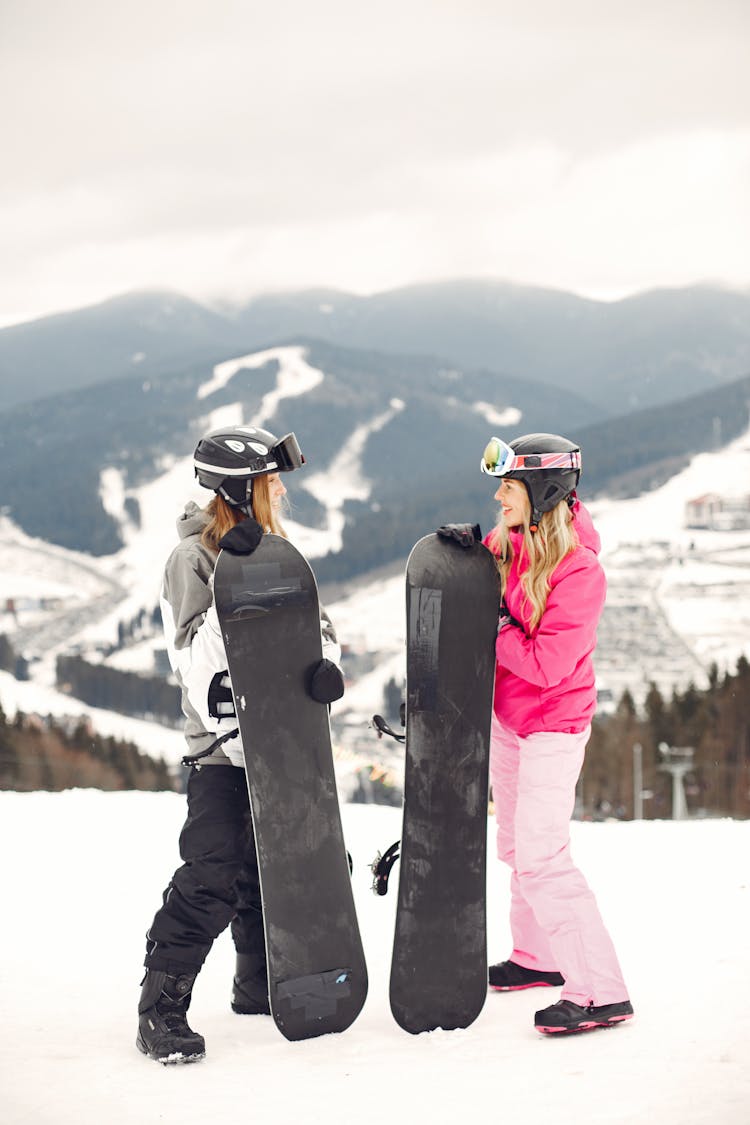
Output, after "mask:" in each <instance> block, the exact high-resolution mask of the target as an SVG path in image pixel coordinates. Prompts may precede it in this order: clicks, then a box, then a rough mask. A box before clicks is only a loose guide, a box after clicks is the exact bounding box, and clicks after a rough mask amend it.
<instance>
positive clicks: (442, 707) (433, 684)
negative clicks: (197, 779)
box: [390, 535, 499, 1034]
mask: <svg viewBox="0 0 750 1125" xmlns="http://www.w3.org/2000/svg"><path fill="white" fill-rule="evenodd" d="M498 610H499V592H498V576H497V569H496V566H495V561H494V559H493V556H492V555H491V553H490V552H489V551H488V550H487V549H486V547H484V546H482V545H481V544H475V545H474V546H473V547H471V548H468V549H467V548H464V547H461V546H459V544H457V543H454V542H452V541H447V540H445V539H441V538H440V537H439V536H437V535H428V536H426V537H425V538H424V539H420V541H419V542H418V543H417V544H416V546H415V547H414V549H413V550H412V552H411V555H410V556H409V560H408V563H407V567H406V620H407V666H406V764H405V777H404V823H403V830H402V836H401V865H400V875H399V887H398V906H397V913H396V932H395V939H394V948H393V960H392V963H391V983H390V999H391V1011H392V1012H393V1015H394V1018H395V1019H396V1022H397V1023H398V1024H399V1025H400V1026H401V1027H403V1028H404V1030H405V1031H409V1032H412V1033H413V1034H416V1033H418V1032H421V1031H431V1030H433V1029H434V1028H438V1027H442V1028H445V1029H446V1030H447V1029H451V1028H457V1027H468V1025H469V1024H470V1023H472V1022H473V1021H474V1020H475V1019H476V1017H477V1016H478V1015H479V1013H480V1011H481V1010H482V1005H483V1004H484V1000H485V996H486V995H487V939H486V852H487V796H488V773H489V744H490V722H491V712H492V698H493V688H494V674H495V651H494V642H495V638H496V635H497V621H498Z"/></svg>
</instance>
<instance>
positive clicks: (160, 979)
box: [135, 969, 206, 1064]
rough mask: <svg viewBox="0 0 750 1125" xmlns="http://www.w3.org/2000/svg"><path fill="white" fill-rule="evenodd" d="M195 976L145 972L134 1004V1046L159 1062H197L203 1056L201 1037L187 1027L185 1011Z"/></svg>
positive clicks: (203, 1047)
mask: <svg viewBox="0 0 750 1125" xmlns="http://www.w3.org/2000/svg"><path fill="white" fill-rule="evenodd" d="M197 975H198V974H197V973H180V974H179V975H178V974H171V973H162V972H158V971H155V970H154V969H147V970H146V975H145V977H144V978H143V989H142V991H141V999H140V1002H139V1004H138V1037H137V1039H136V1041H135V1045H136V1047H137V1048H138V1050H139V1051H143V1053H144V1055H148V1057H149V1058H150V1059H156V1061H157V1062H160V1063H165V1064H166V1063H187V1062H198V1060H199V1059H202V1058H203V1056H204V1055H205V1053H206V1044H205V1041H204V1039H203V1036H202V1035H198V1033H197V1032H195V1031H193V1029H192V1028H191V1027H189V1026H188V1022H187V1018H186V1017H187V1010H188V1008H189V1007H190V997H191V994H192V989H193V984H194V983H195V978H196V976H197Z"/></svg>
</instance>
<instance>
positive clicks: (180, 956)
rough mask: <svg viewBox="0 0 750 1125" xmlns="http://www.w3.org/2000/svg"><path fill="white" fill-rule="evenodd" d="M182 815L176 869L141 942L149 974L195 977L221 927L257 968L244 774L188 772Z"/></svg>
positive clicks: (257, 927) (261, 953) (259, 914)
mask: <svg viewBox="0 0 750 1125" xmlns="http://www.w3.org/2000/svg"><path fill="white" fill-rule="evenodd" d="M187 800H188V815H187V820H186V821H185V824H184V825H183V828H182V832H181V833H180V856H181V857H182V859H183V861H184V862H183V864H182V866H181V867H178V869H177V870H176V871H175V873H174V875H173V876H172V880H171V882H170V884H169V886H168V887H167V889H166V891H165V892H164V896H163V905H162V906H161V908H160V909H159V910H158V911H157V913H156V916H155V918H154V920H153V922H152V924H151V927H150V929H149V931H148V933H147V935H146V939H147V940H146V959H145V961H144V964H145V965H146V967H147V968H149V969H155V970H158V971H162V972H168V973H172V972H174V973H182V972H185V971H190V972H197V971H198V970H199V969H200V968H201V966H202V964H203V962H204V960H205V959H206V956H207V954H208V951H209V950H210V948H211V946H212V944H213V942H214V939H215V938H217V937H218V936H219V934H220V933H222V932H223V930H225V929H226V927H227V926H228V925H230V924H231V927H232V939H233V941H234V944H235V947H236V949H237V952H238V953H243V954H248V955H250V956H253V957H256V958H257V959H258V964H259V967H262V966H263V965H265V940H264V936H263V909H262V905H261V897H260V880H259V878H258V861H257V858H256V854H255V839H254V837H253V828H252V820H251V816H250V802H249V798H248V794H247V783H246V781H245V771H244V770H241V769H238V768H237V767H236V766H230V765H227V766H204V767H203V768H202V769H195V768H193V769H192V770H191V771H190V777H189V779H188V786H187Z"/></svg>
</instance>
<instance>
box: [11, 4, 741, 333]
mask: <svg viewBox="0 0 750 1125" xmlns="http://www.w3.org/2000/svg"><path fill="white" fill-rule="evenodd" d="M0 20H2V26H0V96H2V97H3V100H4V104H6V105H11V104H12V105H13V106H14V113H13V114H9V115H7V122H6V123H5V127H4V155H5V158H6V159H5V169H6V170H5V172H4V176H3V178H2V181H0V203H2V205H3V214H4V218H2V219H0V252H2V254H3V260H4V264H5V266H6V270H5V273H6V277H8V279H9V281H10V284H7V285H6V287H5V289H0V319H4V320H6V321H7V320H9V319H12V318H13V317H17V316H21V315H24V312H25V311H28V313H29V314H30V313H32V312H33V311H34V309H35V308H36V309H38V310H39V311H46V310H47V309H49V308H54V307H64V306H66V305H67V306H70V305H73V304H75V303H77V302H78V301H80V300H93V299H96V296H97V294H100V295H102V296H103V295H105V294H107V293H110V292H115V291H118V290H120V289H123V288H130V287H133V286H143V285H153V284H171V285H174V286H177V287H180V286H182V285H186V286H188V287H190V288H192V290H193V291H194V292H200V291H204V292H209V291H214V290H216V291H219V290H221V289H222V287H223V288H224V290H225V291H226V292H230V291H231V292H241V291H242V292H248V291H250V290H253V289H257V288H264V287H265V286H266V285H268V286H271V285H273V286H297V285H306V284H312V283H315V282H320V283H331V284H338V285H344V286H351V287H353V288H356V289H360V290H372V289H377V288H381V287H383V286H384V285H388V284H391V283H400V282H403V281H408V280H409V279H410V278H423V277H430V276H447V275H449V274H450V273H453V272H457V273H462V274H466V273H485V274H486V273H492V274H494V275H499V276H506V277H512V278H515V279H518V280H526V281H537V282H539V283H546V284H564V285H569V286H571V287H573V288H575V289H578V290H579V291H594V290H597V289H598V290H599V291H601V292H615V291H617V290H618V289H619V290H620V291H625V290H628V289H631V288H637V287H639V286H640V285H642V284H650V283H654V282H660V283H669V282H676V281H679V280H683V281H688V280H694V279H695V278H698V277H705V276H717V277H724V278H725V279H726V280H729V281H734V282H737V281H742V280H744V281H747V280H748V279H749V278H750V271H748V268H747V267H746V266H745V265H744V264H742V263H740V261H739V249H738V244H739V242H740V238H741V236H742V234H743V232H744V233H745V234H746V232H747V222H748V203H747V200H748V198H750V193H749V192H748V191H747V153H748V135H749V131H750V97H749V96H748V95H749V94H750V72H749V70H748V68H747V66H746V65H745V63H746V60H745V49H746V48H745V44H746V42H747V32H748V30H750V17H749V16H748V9H747V7H746V5H745V4H744V2H740V0H736V2H735V0H716V2H714V3H708V2H707V0H706V2H704V0H693V2H692V3H686V2H684V0H683V2H682V3H679V4H678V3H676V2H673V0H661V2H660V3H657V4H653V3H649V4H646V3H645V2H643V0H633V2H632V3H630V4H625V3H624V2H620V0H614V2H613V3H612V4H607V5H601V4H599V3H594V2H593V0H570V3H569V4H567V5H565V6H564V8H561V6H560V5H558V4H556V3H552V0H544V2H542V0H532V2H531V3H530V4H528V5H525V6H524V9H523V12H519V11H518V10H517V8H516V6H515V5H511V4H510V3H508V2H506V0H465V2H464V3H461V4H459V3H457V2H452V0H411V2H406V0H404V2H403V3H401V4H396V3H395V2H393V0H384V2H383V3H381V4H380V5H378V6H377V7H376V8H372V7H370V8H367V7H364V6H362V5H356V4H351V3H350V2H348V0H346V2H345V0H319V3H317V4H315V5H309V4H307V3H303V2H302V0H278V2H277V3H276V4H275V5H274V6H273V8H271V7H270V6H267V5H265V4H263V5H261V4H260V3H257V2H254V0H249V2H246V3H239V2H237V3H235V2H231V0H217V3H216V4H215V5H212V6H211V8H210V9H209V7H208V6H207V5H205V4H203V3H199V2H198V0H184V2H183V3H180V4H177V3H170V2H167V0H152V2H151V3H146V2H145V0H132V3H131V4H130V5H129V7H128V10H127V12H126V13H125V12H124V10H123V9H122V6H121V5H114V4H112V3H102V2H100V3H97V4H95V3H93V2H92V0H60V2H59V3H57V4H54V5H53V4H51V3H50V2H47V3H44V2H41V0H28V3H24V4H21V3H20V0H6V3H5V4H4V6H3V12H2V16H0ZM733 230H734V231H735V238H734V241H732V237H731V232H732V231H733Z"/></svg>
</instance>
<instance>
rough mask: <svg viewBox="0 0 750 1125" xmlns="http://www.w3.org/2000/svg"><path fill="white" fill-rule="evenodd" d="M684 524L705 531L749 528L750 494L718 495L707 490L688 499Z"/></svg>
mask: <svg viewBox="0 0 750 1125" xmlns="http://www.w3.org/2000/svg"><path fill="white" fill-rule="evenodd" d="M685 526H686V527H691V528H696V529H701V530H705V531H745V530H747V529H748V528H750V494H748V495H746V496H720V495H719V494H718V493H717V492H707V493H705V494H704V495H703V496H696V497H695V498H694V499H692V500H688V502H687V504H686V505H685Z"/></svg>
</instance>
